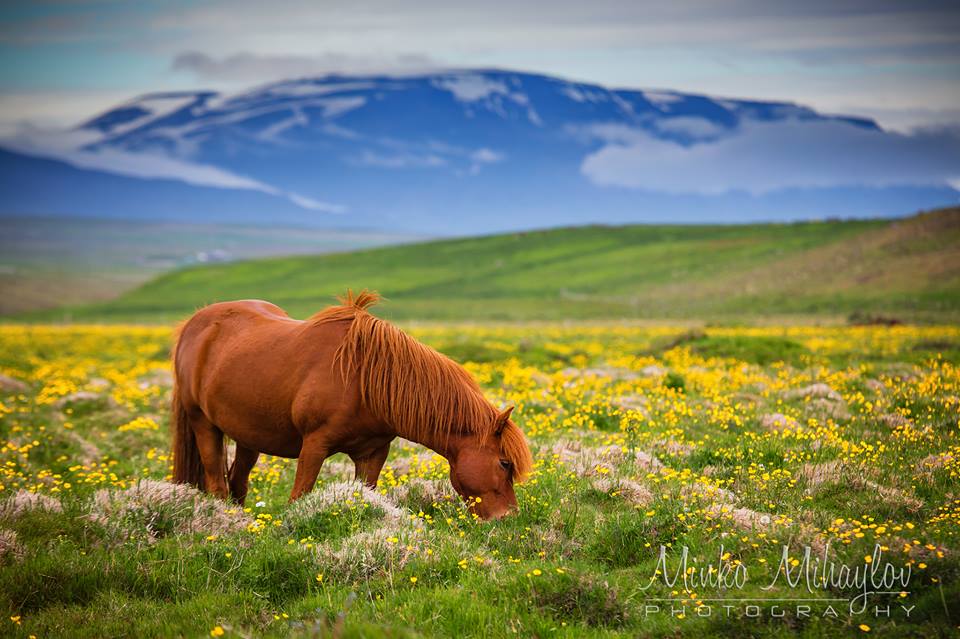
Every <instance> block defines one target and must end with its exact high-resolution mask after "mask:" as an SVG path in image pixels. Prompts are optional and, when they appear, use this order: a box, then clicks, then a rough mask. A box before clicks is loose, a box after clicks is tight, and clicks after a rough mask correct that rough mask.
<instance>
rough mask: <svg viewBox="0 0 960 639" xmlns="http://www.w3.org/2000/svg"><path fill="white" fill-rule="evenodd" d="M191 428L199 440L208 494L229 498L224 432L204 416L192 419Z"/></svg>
mask: <svg viewBox="0 0 960 639" xmlns="http://www.w3.org/2000/svg"><path fill="white" fill-rule="evenodd" d="M190 426H191V427H192V428H193V434H194V435H195V436H196V438H197V449H198V451H199V452H200V461H202V462H203V476H204V480H205V487H206V490H207V492H209V493H213V494H214V495H216V496H217V497H222V498H223V499H226V498H227V477H226V463H227V459H226V451H224V449H223V431H221V430H220V429H219V428H217V427H216V426H214V425H213V424H212V423H210V420H209V419H207V418H206V416H204V415H202V414H198V415H195V416H192V417H191V418H190Z"/></svg>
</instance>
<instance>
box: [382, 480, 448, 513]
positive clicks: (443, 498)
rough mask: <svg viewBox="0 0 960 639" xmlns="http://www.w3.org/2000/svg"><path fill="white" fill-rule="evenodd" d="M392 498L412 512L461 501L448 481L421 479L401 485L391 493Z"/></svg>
mask: <svg viewBox="0 0 960 639" xmlns="http://www.w3.org/2000/svg"><path fill="white" fill-rule="evenodd" d="M390 496H391V497H392V498H393V499H394V501H396V502H397V504H398V505H400V506H402V507H404V508H406V509H408V510H410V511H411V512H420V511H424V510H427V509H428V508H430V507H431V506H433V505H434V504H444V503H458V500H459V499H460V496H459V495H457V493H456V491H455V490H454V489H453V486H452V485H451V484H450V482H449V481H448V480H446V479H422V478H420V477H414V478H413V479H410V480H408V481H405V482H403V483H402V484H399V485H398V486H396V487H395V488H393V489H392V490H391V491H390Z"/></svg>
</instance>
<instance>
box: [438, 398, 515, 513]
mask: <svg viewBox="0 0 960 639" xmlns="http://www.w3.org/2000/svg"><path fill="white" fill-rule="evenodd" d="M511 411H513V407H512V406H511V407H509V408H507V409H506V410H504V411H502V412H500V413H499V414H498V415H497V417H496V422H495V424H494V428H493V431H492V433H490V434H487V435H483V434H477V435H472V436H467V437H465V438H464V439H463V440H462V441H461V442H460V445H458V446H457V449H456V452H455V454H453V455H451V458H450V481H451V482H452V483H453V487H454V489H456V491H457V492H458V493H460V495H461V496H462V497H463V498H464V499H466V500H467V501H469V502H470V503H471V510H472V511H473V512H474V513H476V514H477V516H479V517H480V518H482V519H496V518H498V517H503V516H504V515H506V514H507V513H509V512H510V511H511V510H514V509H516V507H517V496H516V493H514V491H513V484H514V482H520V481H523V480H524V479H525V478H526V475H527V473H529V472H530V468H531V466H532V465H533V460H532V458H531V456H530V449H529V448H528V447H527V442H526V440H525V439H524V437H523V433H522V432H521V431H520V428H518V427H517V425H516V424H514V423H513V421H511V420H510V413H511Z"/></svg>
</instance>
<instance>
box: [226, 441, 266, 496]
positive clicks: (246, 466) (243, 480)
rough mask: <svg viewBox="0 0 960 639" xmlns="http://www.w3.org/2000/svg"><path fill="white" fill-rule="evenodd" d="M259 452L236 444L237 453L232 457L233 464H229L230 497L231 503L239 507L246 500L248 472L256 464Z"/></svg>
mask: <svg viewBox="0 0 960 639" xmlns="http://www.w3.org/2000/svg"><path fill="white" fill-rule="evenodd" d="M259 456H260V451H257V450H253V449H252V448H244V447H243V446H241V445H240V444H237V453H236V455H234V457H233V463H232V464H230V473H229V480H230V495H231V496H232V497H233V501H235V502H237V503H238V504H240V505H241V506H242V505H243V502H244V501H245V500H246V498H247V481H248V480H249V479H250V471H251V470H253V467H254V465H256V463H257V458H258V457H259Z"/></svg>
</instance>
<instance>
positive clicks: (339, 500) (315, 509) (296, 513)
mask: <svg viewBox="0 0 960 639" xmlns="http://www.w3.org/2000/svg"><path fill="white" fill-rule="evenodd" d="M362 504H369V506H370V507H371V508H373V509H374V510H375V511H376V512H377V513H378V514H380V513H382V517H383V518H385V519H388V520H391V519H392V520H397V519H401V518H402V517H403V516H404V512H403V510H402V509H401V508H399V507H398V506H397V504H395V503H394V502H393V501H391V500H390V499H389V498H388V497H386V496H385V495H381V494H380V493H378V492H376V491H374V490H371V489H370V488H368V487H367V486H365V485H364V484H363V483H362V482H359V481H339V482H336V483H333V484H328V485H327V486H323V487H322V488H317V489H315V490H313V491H311V492H310V493H307V494H306V495H304V496H303V497H301V498H300V499H298V500H297V501H295V502H293V503H292V504H290V507H289V508H287V511H286V513H285V514H284V517H283V519H284V522H285V523H287V524H289V525H291V526H293V527H296V525H297V524H298V523H301V522H304V521H307V520H309V519H310V518H312V517H313V516H314V515H316V514H317V513H319V512H323V511H327V510H329V509H331V508H334V507H335V508H341V507H349V506H351V505H353V506H358V505H362Z"/></svg>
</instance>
